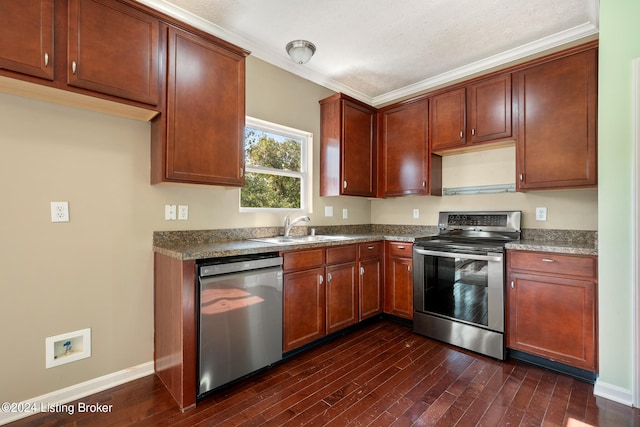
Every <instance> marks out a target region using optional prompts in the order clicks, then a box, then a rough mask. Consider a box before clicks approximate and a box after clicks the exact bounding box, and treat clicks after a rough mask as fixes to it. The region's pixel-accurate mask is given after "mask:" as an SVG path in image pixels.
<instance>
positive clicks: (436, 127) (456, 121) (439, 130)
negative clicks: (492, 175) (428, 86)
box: [429, 88, 466, 152]
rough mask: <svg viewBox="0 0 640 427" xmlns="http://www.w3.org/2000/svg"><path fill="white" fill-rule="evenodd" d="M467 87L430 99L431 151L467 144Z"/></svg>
mask: <svg viewBox="0 0 640 427" xmlns="http://www.w3.org/2000/svg"><path fill="white" fill-rule="evenodd" d="M465 100H466V97H465V88H461V89H455V90H451V91H449V92H445V93H442V94H440V95H436V96H434V97H432V98H431V100H430V103H431V105H430V107H429V126H430V129H429V143H430V144H431V151H434V152H438V151H439V150H442V149H445V148H455V147H460V146H463V145H465V143H466V139H465V134H464V132H465V105H466V101H465Z"/></svg>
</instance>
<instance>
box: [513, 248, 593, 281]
mask: <svg viewBox="0 0 640 427" xmlns="http://www.w3.org/2000/svg"><path fill="white" fill-rule="evenodd" d="M509 268H510V269H512V270H532V271H537V272H540V273H548V274H563V275H567V276H578V277H586V278H594V277H595V276H596V259H595V257H592V256H581V255H563V254H556V253H550V252H520V251H510V252H509Z"/></svg>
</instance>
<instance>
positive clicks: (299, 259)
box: [282, 248, 324, 271]
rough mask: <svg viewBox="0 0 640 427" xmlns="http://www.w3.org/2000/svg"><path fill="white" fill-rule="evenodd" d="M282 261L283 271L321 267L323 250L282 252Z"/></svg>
mask: <svg viewBox="0 0 640 427" xmlns="http://www.w3.org/2000/svg"><path fill="white" fill-rule="evenodd" d="M282 259H283V261H282V269H283V270H284V271H292V270H301V269H305V268H313V267H321V266H322V265H323V264H324V249H322V248H319V249H308V250H302V251H292V252H284V253H283V254H282Z"/></svg>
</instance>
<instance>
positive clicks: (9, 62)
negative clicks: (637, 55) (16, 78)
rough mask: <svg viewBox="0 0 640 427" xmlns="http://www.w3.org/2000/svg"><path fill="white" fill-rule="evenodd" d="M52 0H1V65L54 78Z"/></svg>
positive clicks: (9, 68)
mask: <svg viewBox="0 0 640 427" xmlns="http://www.w3.org/2000/svg"><path fill="white" fill-rule="evenodd" d="M53 13H54V8H53V0H20V1H17V0H0V68H4V69H7V70H11V71H16V72H18V73H23V74H28V75H30V76H35V77H42V78H45V79H47V80H53V56H54V55H53V19H54V18H53Z"/></svg>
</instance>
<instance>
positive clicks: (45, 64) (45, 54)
mask: <svg viewBox="0 0 640 427" xmlns="http://www.w3.org/2000/svg"><path fill="white" fill-rule="evenodd" d="M44 66H45V67H48V66H49V54H48V53H47V52H45V53H44Z"/></svg>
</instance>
